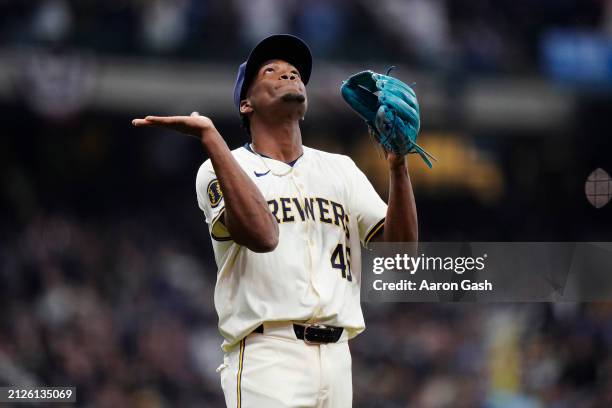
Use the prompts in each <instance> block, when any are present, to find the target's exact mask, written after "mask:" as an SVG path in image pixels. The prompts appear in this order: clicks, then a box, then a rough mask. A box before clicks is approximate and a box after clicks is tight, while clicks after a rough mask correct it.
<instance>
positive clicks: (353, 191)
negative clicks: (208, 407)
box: [196, 145, 387, 351]
mask: <svg viewBox="0 0 612 408" xmlns="http://www.w3.org/2000/svg"><path fill="white" fill-rule="evenodd" d="M303 152H304V153H303V155H302V156H301V157H299V158H298V159H297V160H296V161H295V162H293V163H289V164H288V163H284V162H281V161H278V160H274V159H271V158H267V157H264V156H261V155H258V154H257V153H255V152H253V151H252V150H251V149H250V148H249V146H248V145H246V146H243V147H240V148H238V149H235V150H233V151H232V154H233V155H234V157H235V159H236V160H237V162H238V163H239V164H240V166H241V167H242V169H243V170H244V171H245V172H246V174H247V175H248V176H249V177H250V179H251V180H252V181H253V182H254V183H255V185H256V186H257V187H258V188H259V190H260V191H261V193H262V195H263V197H264V198H265V200H266V201H267V202H268V206H269V209H270V211H271V212H272V214H273V215H274V217H275V218H276V221H277V222H278V224H279V234H280V235H279V243H278V246H277V247H276V249H274V250H273V251H271V252H268V253H256V252H253V251H250V250H249V249H248V248H246V247H243V246H240V245H238V244H236V243H234V242H233V241H232V238H231V236H230V234H229V232H228V230H227V228H226V227H225V225H224V218H223V214H224V211H225V207H224V198H223V192H222V190H221V188H220V185H219V182H218V180H217V177H216V174H215V170H214V168H213V166H212V163H211V161H210V159H209V160H207V161H206V162H204V163H203V164H202V166H201V167H200V169H199V170H198V174H197V178H196V192H197V199H198V205H199V207H200V209H201V210H202V211H203V212H204V216H205V218H206V222H207V223H208V229H209V233H210V236H211V238H212V243H213V249H214V253H215V260H216V263H217V266H218V272H217V282H216V285H215V295H214V297H215V308H216V311H217V314H218V315H219V330H220V332H221V335H222V336H223V337H224V339H225V341H224V343H223V349H224V350H226V351H227V350H229V349H230V348H231V347H232V346H233V345H234V344H236V343H237V342H239V341H240V340H241V339H242V338H243V337H244V336H246V335H247V334H249V333H250V332H251V331H252V330H253V329H255V328H256V327H258V326H259V325H260V324H262V323H263V322H265V321H288V320H292V321H308V322H318V323H321V324H328V325H333V326H340V327H344V328H345V329H346V330H347V331H348V334H349V338H351V337H354V336H356V335H357V334H359V333H360V332H361V331H363V330H364V328H365V324H364V320H363V314H362V312H361V304H360V282H361V245H365V244H367V243H368V241H369V240H370V239H371V238H372V237H373V236H374V235H375V234H376V233H377V232H379V231H380V230H381V228H382V226H383V224H384V218H385V215H386V211H387V205H386V204H385V202H384V201H383V200H382V199H381V198H380V196H379V195H378V194H377V193H376V191H375V190H374V188H373V187H372V185H371V184H370V182H369V181H368V179H367V178H366V176H365V175H364V174H363V172H361V170H359V168H358V167H357V166H356V165H355V163H354V162H353V160H351V159H350V158H349V157H347V156H343V155H339V154H332V153H327V152H323V151H320V150H316V149H312V148H309V147H306V146H304V147H303Z"/></svg>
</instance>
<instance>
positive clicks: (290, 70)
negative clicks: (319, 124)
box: [247, 59, 307, 118]
mask: <svg viewBox="0 0 612 408" xmlns="http://www.w3.org/2000/svg"><path fill="white" fill-rule="evenodd" d="M247 99H248V100H249V102H250V104H251V106H252V108H253V111H254V112H256V111H258V110H260V111H262V110H268V109H269V108H273V109H282V110H286V111H290V112H295V114H296V116H297V117H299V118H301V117H303V116H304V113H306V108H307V97H306V87H305V86H304V83H303V82H302V78H301V76H300V73H299V71H298V70H297V69H296V68H295V67H294V66H293V65H291V64H290V63H288V62H286V61H283V60H279V59H275V60H270V61H266V62H265V63H264V64H262V65H261V67H259V71H258V72H257V75H256V77H255V79H254V80H253V83H252V85H251V87H250V89H249V92H248V94H247Z"/></svg>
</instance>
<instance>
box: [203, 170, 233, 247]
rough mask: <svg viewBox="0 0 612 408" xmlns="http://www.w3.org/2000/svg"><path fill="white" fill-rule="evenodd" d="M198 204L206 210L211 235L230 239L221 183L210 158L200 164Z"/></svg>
mask: <svg viewBox="0 0 612 408" xmlns="http://www.w3.org/2000/svg"><path fill="white" fill-rule="evenodd" d="M196 194H197V198H198V206H199V207H200V209H201V210H202V211H203V212H204V217H205V218H206V222H207V223H208V230H209V232H210V236H211V237H212V238H213V239H214V240H217V241H229V240H231V239H232V238H231V236H230V234H229V232H228V230H227V227H226V226H225V223H224V218H223V215H224V214H225V202H224V200H223V192H222V191H221V185H220V184H219V180H217V175H216V174H215V171H214V169H213V167H212V163H211V161H210V160H207V161H205V162H204V164H202V165H201V166H200V169H199V170H198V175H197V177H196Z"/></svg>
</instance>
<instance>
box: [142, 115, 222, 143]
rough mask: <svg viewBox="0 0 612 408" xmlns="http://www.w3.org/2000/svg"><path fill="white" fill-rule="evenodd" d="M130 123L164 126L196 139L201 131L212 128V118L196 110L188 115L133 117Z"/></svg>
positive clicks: (199, 137)
mask: <svg viewBox="0 0 612 408" xmlns="http://www.w3.org/2000/svg"><path fill="white" fill-rule="evenodd" d="M132 125H134V126H136V127H140V126H155V127H164V128H168V129H172V130H176V131H177V132H181V133H183V134H186V135H188V136H193V137H195V138H197V139H201V138H202V134H203V132H205V131H207V130H210V129H214V125H213V123H212V120H210V118H208V117H206V116H202V115H200V114H199V113H198V112H193V113H192V114H191V115H190V116H147V117H145V118H144V119H134V120H133V121H132Z"/></svg>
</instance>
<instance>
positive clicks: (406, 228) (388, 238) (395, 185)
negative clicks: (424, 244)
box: [373, 152, 419, 242]
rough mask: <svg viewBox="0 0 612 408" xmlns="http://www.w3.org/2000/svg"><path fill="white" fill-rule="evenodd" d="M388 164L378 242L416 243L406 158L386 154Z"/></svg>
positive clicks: (410, 186) (414, 210)
mask: <svg viewBox="0 0 612 408" xmlns="http://www.w3.org/2000/svg"><path fill="white" fill-rule="evenodd" d="M386 154H387V162H388V164H389V202H388V207H387V216H386V218H385V226H384V229H383V233H382V235H379V236H378V237H374V239H373V241H379V242H417V241H418V240H419V226H418V219H417V210H416V203H415V201H414V193H413V191H412V183H411V182H410V175H409V174H408V166H407V163H406V156H400V155H398V154H395V153H388V152H387V153H386Z"/></svg>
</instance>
